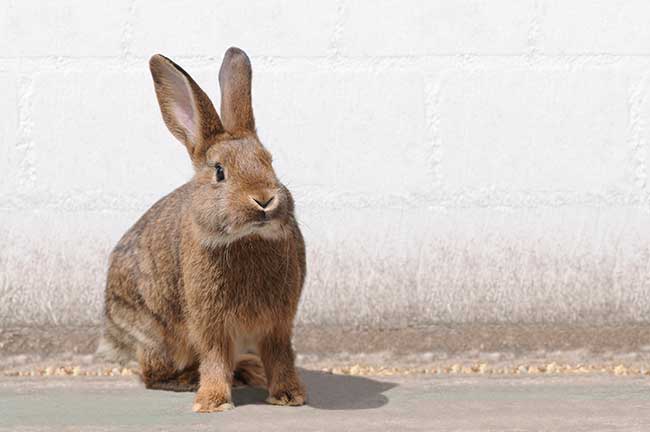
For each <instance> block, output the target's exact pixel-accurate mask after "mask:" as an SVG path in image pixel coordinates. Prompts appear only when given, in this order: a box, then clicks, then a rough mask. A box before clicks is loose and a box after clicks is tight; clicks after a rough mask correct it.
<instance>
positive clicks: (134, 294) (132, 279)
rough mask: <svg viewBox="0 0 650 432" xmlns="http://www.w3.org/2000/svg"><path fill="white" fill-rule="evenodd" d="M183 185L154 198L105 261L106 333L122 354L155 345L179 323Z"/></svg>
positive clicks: (185, 197)
mask: <svg viewBox="0 0 650 432" xmlns="http://www.w3.org/2000/svg"><path fill="white" fill-rule="evenodd" d="M188 189H189V185H188V184H186V185H184V186H181V187H180V188H178V189H176V190H175V191H173V192H172V193H170V194H168V195H167V196H165V197H163V198H162V199H160V200H159V201H158V202H156V203H155V204H154V205H153V206H152V207H151V208H150V209H149V210H148V211H147V212H145V213H144V215H142V217H140V219H139V220H138V221H137V222H136V223H135V224H134V225H133V226H132V227H131V228H130V229H129V230H128V231H127V232H126V233H125V234H124V236H123V237H122V238H121V239H120V241H119V242H118V243H117V245H116V246H115V248H114V249H113V252H112V253H111V256H110V259H109V268H108V277H107V283H106V291H105V311H104V312H105V332H104V337H105V339H106V342H108V343H109V345H112V348H114V350H116V351H117V352H118V353H119V354H120V357H121V358H133V356H134V354H135V349H136V347H137V346H138V345H139V344H140V345H144V346H150V345H151V346H156V345H160V344H161V343H164V341H165V339H168V338H169V337H170V335H169V333H170V331H172V330H173V329H174V328H176V327H178V326H179V324H180V323H182V322H183V316H184V309H185V307H184V297H183V294H182V287H181V286H180V284H181V277H180V275H181V273H180V270H181V269H180V244H181V233H182V223H183V218H182V215H183V213H184V208H186V206H187V201H188V198H189V190H188Z"/></svg>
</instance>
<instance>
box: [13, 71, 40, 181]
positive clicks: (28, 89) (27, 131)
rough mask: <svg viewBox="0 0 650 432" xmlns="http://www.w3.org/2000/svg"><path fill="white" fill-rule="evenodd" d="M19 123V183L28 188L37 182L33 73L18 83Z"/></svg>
mask: <svg viewBox="0 0 650 432" xmlns="http://www.w3.org/2000/svg"><path fill="white" fill-rule="evenodd" d="M18 93H19V94H18V103H17V107H16V111H17V113H18V125H17V133H16V141H15V144H14V147H15V149H16V150H17V151H18V152H19V154H20V162H19V166H20V170H19V174H18V176H19V179H18V181H19V185H20V187H21V188H24V189H25V190H27V189H28V188H29V187H30V186H32V185H33V184H35V182H36V168H35V166H34V163H35V160H34V158H35V154H34V151H35V150H34V139H33V136H32V131H33V128H34V121H33V119H32V108H33V100H32V96H33V94H34V78H33V77H32V76H31V75H22V76H21V77H20V82H19V85H18Z"/></svg>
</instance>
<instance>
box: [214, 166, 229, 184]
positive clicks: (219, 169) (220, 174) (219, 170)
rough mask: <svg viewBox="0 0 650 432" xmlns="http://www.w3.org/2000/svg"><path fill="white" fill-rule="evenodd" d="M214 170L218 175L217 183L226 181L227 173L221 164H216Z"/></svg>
mask: <svg viewBox="0 0 650 432" xmlns="http://www.w3.org/2000/svg"><path fill="white" fill-rule="evenodd" d="M214 170H215V172H216V174H217V181H224V180H225V179H226V173H225V172H224V171H223V167H222V166H221V164H216V165H215V166H214Z"/></svg>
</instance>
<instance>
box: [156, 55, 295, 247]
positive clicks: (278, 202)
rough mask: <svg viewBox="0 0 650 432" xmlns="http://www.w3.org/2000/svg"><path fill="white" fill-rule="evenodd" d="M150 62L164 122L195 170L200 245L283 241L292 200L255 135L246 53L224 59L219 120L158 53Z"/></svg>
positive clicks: (201, 95) (205, 100)
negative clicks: (258, 239)
mask: <svg viewBox="0 0 650 432" xmlns="http://www.w3.org/2000/svg"><path fill="white" fill-rule="evenodd" d="M149 65H150V69H151V74H152V76H153V80H154V84H155V88H156V95H157V97H158V103H159V105H160V110H161V111H162V116H163V119H164V121H165V124H166V125H167V127H168V128H169V130H170V131H171V133H172V134H173V135H174V136H175V137H176V138H177V139H178V140H179V141H181V142H182V143H183V144H184V145H185V147H186V148H187V151H188V153H189V155H190V158H191V160H192V164H193V165H194V169H195V175H194V178H193V179H192V181H191V184H192V186H193V187H192V188H190V189H191V206H190V211H191V214H192V220H193V223H194V226H196V227H197V228H198V229H199V231H200V235H201V236H202V241H203V242H204V243H206V244H214V245H218V244H224V243H225V244H227V243H229V242H232V241H234V240H237V239H239V238H242V237H245V236H249V235H259V236H261V237H263V238H266V239H275V238H279V237H282V236H284V235H285V232H286V227H287V222H288V221H289V220H290V218H291V217H292V213H293V200H292V198H291V195H290V194H289V191H288V190H287V189H286V188H285V187H284V185H282V183H280V181H279V180H278V178H277V177H276V175H275V172H274V170H273V166H272V163H271V162H272V159H271V154H270V153H269V152H268V151H267V150H266V149H265V148H264V146H263V145H262V143H261V142H260V141H259V139H258V137H257V134H256V133H255V119H254V117H253V108H252V100H251V78H252V72H251V64H250V61H249V59H248V56H247V55H246V53H244V52H243V51H242V50H240V49H237V48H230V49H228V51H226V54H225V56H224V59H223V63H222V65H221V70H220V71H219V85H220V87H221V117H220V116H219V115H218V114H217V111H216V110H215V108H214V106H213V105H212V102H211V101H210V99H209V98H208V96H207V95H206V94H205V93H204V92H203V91H202V90H201V88H200V87H199V86H198V85H197V84H196V82H194V80H193V79H192V77H190V76H189V74H188V73H187V72H185V71H184V70H183V69H182V68H181V67H180V66H178V65H176V64H175V63H174V62H172V61H171V60H169V59H168V58H166V57H164V56H162V55H155V56H153V57H152V58H151V60H150V62H149Z"/></svg>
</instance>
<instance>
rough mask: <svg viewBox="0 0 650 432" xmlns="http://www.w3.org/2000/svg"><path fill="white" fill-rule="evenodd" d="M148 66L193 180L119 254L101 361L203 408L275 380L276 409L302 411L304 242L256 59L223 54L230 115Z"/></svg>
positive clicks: (168, 67)
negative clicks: (263, 130) (299, 359)
mask: <svg viewBox="0 0 650 432" xmlns="http://www.w3.org/2000/svg"><path fill="white" fill-rule="evenodd" d="M149 66H150V69H151V74H152V75H153V80H154V84H155V89H156V95H157V96H158V103H159V104H160V110H161V111H162V116H163V119H164V120H165V123H166V124H167V127H168V128H169V130H170V131H171V133H172V134H173V135H174V136H175V137H176V138H177V139H178V140H179V141H181V142H182V143H183V144H184V145H185V147H187V151H188V153H189V155H190V158H191V160H192V164H193V165H194V169H195V174H194V177H193V178H192V179H191V180H190V181H189V182H188V183H186V184H184V185H183V186H181V187H179V188H178V189H176V190H175V191H173V192H172V193H170V194H169V195H167V196H165V197H164V198H162V199H161V200H160V201H158V202H157V203H156V204H154V205H153V207H151V208H150V209H149V210H148V211H147V212H146V213H145V214H144V215H143V216H142V217H141V218H140V220H138V221H137V222H136V223H135V225H134V226H133V227H132V228H131V229H129V231H128V232H127V233H126V234H125V235H124V236H123V237H122V239H121V240H120V241H119V243H118V244H117V246H116V247H115V249H114V250H113V252H112V254H111V256H110V264H109V269H108V280H107V283H106V299H105V301H106V304H105V327H104V333H103V340H102V342H101V344H100V348H99V349H98V352H104V353H105V352H107V351H112V352H114V353H117V354H119V355H120V356H121V358H122V359H127V358H135V359H136V360H137V361H138V362H139V364H140V368H141V377H142V380H143V381H144V384H145V386H146V387H147V388H152V389H168V390H176V391H188V390H194V389H196V388H197V387H198V391H197V395H196V399H195V402H194V406H193V410H194V411H198V412H213V411H223V410H227V409H230V408H232V407H233V405H232V399H231V386H232V384H233V379H234V380H236V381H237V380H238V381H243V382H246V383H249V384H260V383H264V382H265V381H268V390H269V397H268V399H267V402H269V403H272V404H277V405H302V404H303V403H304V402H305V400H306V395H305V390H304V387H303V385H302V383H301V382H300V380H299V378H298V376H297V374H296V370H295V366H294V353H293V349H292V346H291V334H292V329H293V319H294V316H295V314H296V309H297V307H298V301H299V298H300V293H301V291H302V285H303V282H304V279H305V245H304V241H303V238H302V234H301V233H300V229H299V228H298V223H297V222H296V219H295V216H294V204H293V199H292V197H291V194H290V193H289V191H288V190H287V188H286V187H285V186H284V185H283V184H282V183H280V182H279V180H278V179H277V177H276V175H275V172H274V171H273V167H272V166H271V155H270V154H269V152H268V151H267V150H266V149H265V148H264V147H263V146H262V144H261V143H260V141H259V139H258V137H257V135H256V132H255V120H254V118H253V109H252V102H251V77H252V72H251V65H250V61H249V59H248V57H247V56H246V54H245V53H244V52H243V51H242V50H240V49H237V48H230V49H228V51H226V54H225V56H224V59H223V63H222V65H221V70H220V71H219V85H220V87H221V118H220V117H219V115H218V114H217V112H216V110H215V109H214V106H213V105H212V102H211V101H210V99H209V98H208V97H207V96H206V94H205V93H204V92H203V91H202V90H201V88H199V86H198V85H197V84H196V83H195V82H194V80H193V79H192V78H191V77H190V76H189V75H188V74H187V72H185V71H184V70H183V69H181V68H180V67H179V66H178V65H176V64H175V63H174V62H172V61H171V60H169V59H167V58H166V57H163V56H162V55H155V56H153V57H152V58H151V60H150V62H149ZM251 354H253V355H251ZM257 356H259V357H257ZM260 360H261V363H262V365H263V368H262V366H261V365H260ZM265 377H266V378H265Z"/></svg>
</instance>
